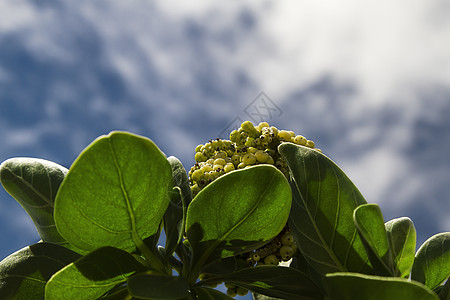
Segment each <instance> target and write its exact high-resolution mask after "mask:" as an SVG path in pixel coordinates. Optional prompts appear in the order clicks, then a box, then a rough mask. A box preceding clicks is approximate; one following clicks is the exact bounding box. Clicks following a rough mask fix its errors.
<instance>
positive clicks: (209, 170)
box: [200, 164, 213, 173]
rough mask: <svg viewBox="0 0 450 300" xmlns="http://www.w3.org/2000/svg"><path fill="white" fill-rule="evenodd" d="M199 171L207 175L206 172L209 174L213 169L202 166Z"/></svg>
mask: <svg viewBox="0 0 450 300" xmlns="http://www.w3.org/2000/svg"><path fill="white" fill-rule="evenodd" d="M200 170H202V172H203V173H207V172H211V171H212V170H213V168H212V167H211V165H209V164H208V165H204V166H203V167H201V168H200Z"/></svg>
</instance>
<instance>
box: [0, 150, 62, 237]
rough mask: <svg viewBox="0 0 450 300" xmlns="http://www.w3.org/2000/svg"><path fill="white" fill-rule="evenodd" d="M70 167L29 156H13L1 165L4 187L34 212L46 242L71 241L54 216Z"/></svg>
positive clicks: (39, 231)
mask: <svg viewBox="0 0 450 300" xmlns="http://www.w3.org/2000/svg"><path fill="white" fill-rule="evenodd" d="M67 171H68V170H67V169H66V168H64V167H63V166H60V165H58V164H56V163H54V162H51V161H47V160H43V159H37V158H27V157H17V158H11V159H8V160H6V161H4V162H3V163H2V164H1V165H0V181H1V183H2V185H3V187H4V188H5V190H6V191H7V192H8V193H9V194H10V195H11V196H12V197H14V199H16V200H17V202H19V203H20V205H21V206H22V207H23V208H24V209H25V210H26V212H27V213H28V214H29V215H30V217H31V219H32V220H33V222H34V225H35V226H36V229H37V231H38V233H39V235H40V237H41V238H42V240H43V241H44V242H49V243H54V244H67V242H66V241H65V240H64V238H63V237H62V236H61V235H60V234H59V233H58V231H57V230H56V226H55V221H54V219H53V208H54V203H55V197H56V193H57V191H58V188H59V186H60V184H61V182H62V181H63V179H64V177H65V176H66V174H67Z"/></svg>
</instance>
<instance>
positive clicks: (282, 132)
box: [278, 130, 292, 142]
mask: <svg viewBox="0 0 450 300" xmlns="http://www.w3.org/2000/svg"><path fill="white" fill-rule="evenodd" d="M278 137H279V138H280V139H284V140H285V141H286V142H290V141H291V139H292V136H291V134H290V133H289V131H286V130H280V131H278Z"/></svg>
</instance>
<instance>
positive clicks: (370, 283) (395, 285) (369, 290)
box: [324, 273, 439, 300]
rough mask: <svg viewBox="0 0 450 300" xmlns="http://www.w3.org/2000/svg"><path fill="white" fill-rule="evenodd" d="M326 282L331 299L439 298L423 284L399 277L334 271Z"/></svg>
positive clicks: (387, 299)
mask: <svg viewBox="0 0 450 300" xmlns="http://www.w3.org/2000/svg"><path fill="white" fill-rule="evenodd" d="M324 284H325V288H326V290H327V294H328V297H329V299H331V300H343V299H345V300H361V299H364V300H380V299H383V300H411V299H414V300H439V298H438V297H437V295H436V294H435V293H433V291H431V290H430V289H428V288H427V287H426V286H424V285H423V284H421V283H419V282H415V281H408V280H407V279H404V278H398V277H382V276H373V275H363V274H358V273H332V274H327V276H326V277H325V279H324Z"/></svg>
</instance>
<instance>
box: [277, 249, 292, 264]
mask: <svg viewBox="0 0 450 300" xmlns="http://www.w3.org/2000/svg"><path fill="white" fill-rule="evenodd" d="M279 253H280V256H281V259H282V260H284V261H288V260H290V259H291V258H292V256H293V255H294V249H293V248H292V247H291V246H283V247H281V248H280V251H279Z"/></svg>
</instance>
